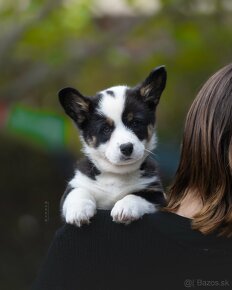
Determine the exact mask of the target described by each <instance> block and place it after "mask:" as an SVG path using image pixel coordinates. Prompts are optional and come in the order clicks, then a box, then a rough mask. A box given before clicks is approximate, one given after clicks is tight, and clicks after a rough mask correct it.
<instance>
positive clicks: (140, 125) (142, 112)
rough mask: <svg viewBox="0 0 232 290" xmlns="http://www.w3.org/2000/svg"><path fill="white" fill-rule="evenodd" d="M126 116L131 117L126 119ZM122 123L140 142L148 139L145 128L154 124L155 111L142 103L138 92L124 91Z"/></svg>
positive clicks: (134, 90) (132, 90)
mask: <svg viewBox="0 0 232 290" xmlns="http://www.w3.org/2000/svg"><path fill="white" fill-rule="evenodd" d="M128 116H133V117H132V118H128ZM122 121H123V123H124V125H125V126H126V127H128V128H130V129H131V130H132V131H133V132H134V133H135V134H136V135H137V137H138V138H139V139H140V140H144V139H148V130H147V127H148V125H149V124H154V123H155V111H154V109H151V108H150V107H149V106H148V105H147V104H146V103H145V102H144V101H143V99H142V98H141V96H140V94H139V91H138V90H136V89H128V90H127V91H126V99H125V109H124V111H123V114H122Z"/></svg>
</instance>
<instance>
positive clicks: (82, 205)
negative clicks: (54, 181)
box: [62, 188, 96, 227]
mask: <svg viewBox="0 0 232 290" xmlns="http://www.w3.org/2000/svg"><path fill="white" fill-rule="evenodd" d="M95 212H96V202H95V200H94V198H93V196H92V195H91V194H89V192H88V190H86V189H84V188H75V189H73V190H72V191H71V192H70V193H69V194H68V195H67V197H66V199H65V201H64V204H63V208H62V214H63V216H64V218H65V221H66V222H67V223H69V224H76V225H77V226H78V227H80V226H81V225H82V224H83V223H89V219H90V218H91V217H92V216H94V214H95Z"/></svg>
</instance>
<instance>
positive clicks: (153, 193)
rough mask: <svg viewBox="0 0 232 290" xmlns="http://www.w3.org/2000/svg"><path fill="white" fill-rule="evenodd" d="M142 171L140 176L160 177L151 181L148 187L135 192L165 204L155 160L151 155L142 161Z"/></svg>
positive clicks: (147, 198) (156, 202)
mask: <svg viewBox="0 0 232 290" xmlns="http://www.w3.org/2000/svg"><path fill="white" fill-rule="evenodd" d="M140 171H141V177H140V178H145V177H146V178H149V177H153V176H157V178H158V179H157V181H154V182H151V183H150V184H149V185H148V187H147V188H146V189H144V190H141V191H138V192H133V194H135V195H138V196H141V197H143V198H144V199H146V200H147V201H149V202H152V203H155V204H159V205H162V206H164V205H165V202H166V201H165V197H164V194H163V187H162V184H161V181H160V179H159V174H158V170H157V166H156V162H155V160H154V159H152V158H151V157H147V158H146V160H145V161H144V162H143V163H142V165H141V167H140Z"/></svg>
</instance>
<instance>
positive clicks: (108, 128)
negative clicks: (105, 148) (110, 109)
mask: <svg viewBox="0 0 232 290" xmlns="http://www.w3.org/2000/svg"><path fill="white" fill-rule="evenodd" d="M113 130H114V123H113V121H111V120H109V118H107V117H104V116H101V115H99V114H97V113H93V114H92V116H91V119H90V120H89V122H88V123H87V124H86V126H85V127H84V128H82V134H83V137H84V139H85V141H86V142H87V144H88V140H91V138H92V137H93V136H94V139H95V140H94V147H98V146H99V145H100V144H103V143H105V142H107V141H108V140H109V139H110V137H111V134H112V132H113Z"/></svg>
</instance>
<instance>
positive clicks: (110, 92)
mask: <svg viewBox="0 0 232 290" xmlns="http://www.w3.org/2000/svg"><path fill="white" fill-rule="evenodd" d="M106 93H107V94H108V95H111V96H112V97H115V94H114V92H113V91H111V90H107V91H106Z"/></svg>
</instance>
